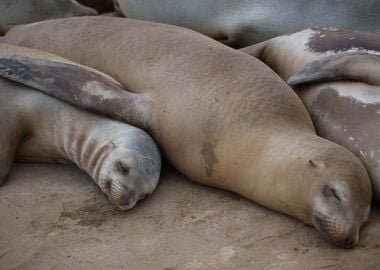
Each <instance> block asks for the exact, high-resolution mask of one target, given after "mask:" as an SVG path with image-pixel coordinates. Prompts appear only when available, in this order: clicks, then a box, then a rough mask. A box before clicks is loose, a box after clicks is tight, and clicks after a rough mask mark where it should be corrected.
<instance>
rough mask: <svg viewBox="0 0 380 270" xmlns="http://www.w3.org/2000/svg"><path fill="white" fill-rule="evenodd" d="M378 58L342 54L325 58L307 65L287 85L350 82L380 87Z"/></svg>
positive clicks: (379, 58)
mask: <svg viewBox="0 0 380 270" xmlns="http://www.w3.org/2000/svg"><path fill="white" fill-rule="evenodd" d="M379 74H380V56H379V55H375V54H369V53H364V52H363V53H359V52H358V53H342V54H339V55H333V56H326V57H323V58H321V59H319V60H316V61H314V62H311V63H309V64H307V65H306V66H305V68H304V70H302V71H301V72H299V73H297V74H295V75H293V76H292V77H290V78H289V80H288V84H290V85H293V86H294V85H299V84H304V83H315V82H322V81H323V82H326V81H339V80H352V81H358V82H363V83H367V84H371V85H380V76H379Z"/></svg>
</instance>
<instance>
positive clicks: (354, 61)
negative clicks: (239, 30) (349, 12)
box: [242, 28, 380, 200]
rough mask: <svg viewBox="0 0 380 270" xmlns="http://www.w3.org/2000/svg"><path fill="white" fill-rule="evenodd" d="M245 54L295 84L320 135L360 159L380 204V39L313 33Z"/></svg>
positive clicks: (345, 33)
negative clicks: (255, 58) (254, 57)
mask: <svg viewBox="0 0 380 270" xmlns="http://www.w3.org/2000/svg"><path fill="white" fill-rule="evenodd" d="M242 51H244V52H246V53H249V54H251V55H253V56H256V57H258V58H259V59H260V60H262V61H263V62H264V63H266V64H268V65H269V66H270V67H271V68H272V69H273V70H274V71H276V72H277V73H278V74H279V75H280V76H281V77H282V78H283V79H284V80H289V82H290V83H291V84H293V85H295V90H296V92H297V94H298V95H299V96H300V97H301V99H302V100H303V102H304V104H305V105H306V107H307V109H308V111H309V112H310V114H311V116H312V119H313V121H314V124H315V127H316V130H317V133H318V134H319V135H320V136H322V137H324V138H327V139H329V140H331V141H334V142H336V143H338V144H340V145H343V146H344V147H346V148H348V149H349V150H351V151H352V152H353V153H354V154H355V155H356V156H357V157H359V159H360V160H361V161H362V162H363V163H364V165H365V167H366V168H367V170H368V172H369V175H370V178H371V180H372V184H373V188H374V194H375V197H376V198H377V200H380V134H379V123H380V79H379V74H380V36H379V35H376V34H373V33H366V32H360V31H351V30H342V29H333V28H313V29H306V30H304V31H300V32H297V33H294V34H291V35H284V36H280V37H277V38H274V39H271V40H268V41H265V42H262V43H260V44H257V45H253V46H250V47H247V48H244V49H242ZM291 76H292V77H291ZM303 83H308V84H303Z"/></svg>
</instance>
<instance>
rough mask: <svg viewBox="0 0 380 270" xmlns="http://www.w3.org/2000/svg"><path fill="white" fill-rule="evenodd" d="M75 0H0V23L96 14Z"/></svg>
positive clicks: (20, 22) (17, 22) (93, 10)
mask: <svg viewBox="0 0 380 270" xmlns="http://www.w3.org/2000/svg"><path fill="white" fill-rule="evenodd" d="M96 14H97V12H96V10H95V9H92V8H89V7H86V6H83V5H81V4H79V3H78V2H77V1H75V0H54V1H52V0H33V1H31V0H1V1H0V24H23V23H31V22H37V21H42V20H48V19H55V18H64V17H72V16H89V15H96Z"/></svg>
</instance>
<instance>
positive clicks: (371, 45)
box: [306, 28, 380, 53]
mask: <svg viewBox="0 0 380 270" xmlns="http://www.w3.org/2000/svg"><path fill="white" fill-rule="evenodd" d="M312 30H314V31H316V32H315V33H314V34H313V35H312V36H311V37H310V38H309V42H308V43H307V44H306V46H307V47H308V48H309V51H311V52H319V53H323V52H326V51H334V52H339V51H347V50H350V49H353V48H361V49H363V50H372V51H380V36H379V35H377V34H373V33H369V32H362V31H352V30H345V29H339V30H329V29H323V28H312Z"/></svg>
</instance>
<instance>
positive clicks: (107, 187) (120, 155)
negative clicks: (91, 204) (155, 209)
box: [97, 129, 161, 210]
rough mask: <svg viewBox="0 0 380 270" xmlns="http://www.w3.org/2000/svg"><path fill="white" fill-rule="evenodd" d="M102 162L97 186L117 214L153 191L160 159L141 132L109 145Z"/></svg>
mask: <svg viewBox="0 0 380 270" xmlns="http://www.w3.org/2000/svg"><path fill="white" fill-rule="evenodd" d="M112 144H113V149H112V150H111V151H110V152H109V153H108V154H107V156H106V158H105V159H104V161H103V162H102V165H101V168H100V172H99V177H98V181H97V183H98V185H99V187H100V188H101V189H102V191H103V192H104V193H105V194H106V195H107V196H108V197H109V199H110V200H111V201H112V202H113V203H114V204H115V205H116V206H118V207H119V208H120V209H121V210H128V209H130V208H132V207H133V206H135V204H136V202H137V201H139V200H142V199H143V198H145V197H146V196H148V195H149V194H151V193H152V192H153V191H154V189H155V188H156V186H157V184H158V180H159V176H160V170H161V157H160V153H159V150H158V148H157V146H156V145H155V143H154V142H153V140H152V139H151V138H150V137H149V136H148V135H147V134H146V133H145V132H143V131H142V130H137V129H136V132H134V134H128V137H120V139H118V140H115V141H113V142H112Z"/></svg>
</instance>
